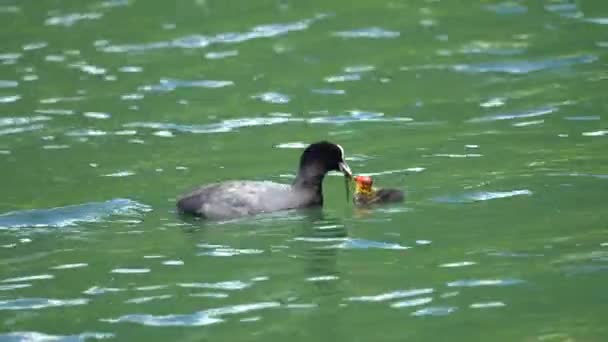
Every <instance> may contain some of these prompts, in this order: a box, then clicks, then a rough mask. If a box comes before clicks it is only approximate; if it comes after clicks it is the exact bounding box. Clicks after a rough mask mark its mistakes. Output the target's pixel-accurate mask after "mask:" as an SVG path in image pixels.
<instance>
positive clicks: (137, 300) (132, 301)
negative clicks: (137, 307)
mask: <svg viewBox="0 0 608 342" xmlns="http://www.w3.org/2000/svg"><path fill="white" fill-rule="evenodd" d="M171 297H173V296H172V295H168V294H165V295H158V296H148V297H136V298H131V299H127V300H126V301H125V303H127V304H142V303H147V302H151V301H154V300H162V299H169V298H171Z"/></svg>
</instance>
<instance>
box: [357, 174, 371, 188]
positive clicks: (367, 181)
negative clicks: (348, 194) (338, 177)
mask: <svg viewBox="0 0 608 342" xmlns="http://www.w3.org/2000/svg"><path fill="white" fill-rule="evenodd" d="M354 179H355V184H356V187H357V189H356V191H357V192H367V191H371V190H372V184H373V180H372V177H369V176H355V177H354Z"/></svg>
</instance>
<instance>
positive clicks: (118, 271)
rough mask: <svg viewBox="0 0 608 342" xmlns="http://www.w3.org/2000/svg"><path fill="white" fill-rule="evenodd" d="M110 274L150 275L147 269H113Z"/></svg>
mask: <svg viewBox="0 0 608 342" xmlns="http://www.w3.org/2000/svg"><path fill="white" fill-rule="evenodd" d="M110 273H115V274H142V273H150V269H149V268H115V269H113V270H111V271H110Z"/></svg>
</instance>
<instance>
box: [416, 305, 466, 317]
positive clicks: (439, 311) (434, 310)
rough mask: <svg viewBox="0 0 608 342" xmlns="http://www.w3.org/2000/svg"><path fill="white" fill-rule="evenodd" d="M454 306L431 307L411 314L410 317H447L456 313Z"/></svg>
mask: <svg viewBox="0 0 608 342" xmlns="http://www.w3.org/2000/svg"><path fill="white" fill-rule="evenodd" d="M456 309H457V308H456V307H454V306H432V307H428V308H424V309H420V310H418V311H415V312H414V313H412V316H447V315H449V314H451V313H452V312H454V311H456Z"/></svg>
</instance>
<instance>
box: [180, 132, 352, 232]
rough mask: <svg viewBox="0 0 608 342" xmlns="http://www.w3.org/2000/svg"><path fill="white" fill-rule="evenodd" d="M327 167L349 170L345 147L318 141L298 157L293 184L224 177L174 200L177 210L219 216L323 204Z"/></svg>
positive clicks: (347, 175) (218, 218)
mask: <svg viewBox="0 0 608 342" xmlns="http://www.w3.org/2000/svg"><path fill="white" fill-rule="evenodd" d="M329 171H341V172H342V173H343V174H344V176H345V177H348V178H349V179H350V178H351V177H352V172H351V171H350V168H349V167H348V164H346V161H345V160H344V149H343V148H342V147H341V146H340V145H337V144H334V143H330V142H327V141H321V142H317V143H314V144H311V145H309V146H308V147H307V148H306V149H305V150H304V152H302V155H301V157H300V165H299V168H298V173H297V176H296V179H295V181H294V182H293V184H281V183H274V182H269V181H226V182H221V183H213V184H209V185H204V186H202V187H200V188H198V189H196V190H194V191H192V192H190V193H188V194H186V195H184V196H182V197H181V198H180V199H179V200H178V201H177V208H178V211H179V212H180V213H184V214H192V215H196V216H200V217H202V218H205V219H212V220H222V219H231V218H237V217H242V216H247V215H255V214H261V213H269V212H274V211H279V210H287V209H296V208H307V207H314V206H322V205H323V178H324V177H325V175H326V174H327V172H329Z"/></svg>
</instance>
